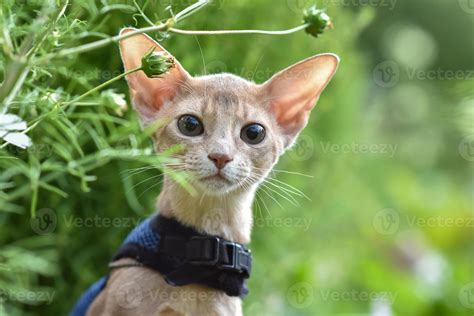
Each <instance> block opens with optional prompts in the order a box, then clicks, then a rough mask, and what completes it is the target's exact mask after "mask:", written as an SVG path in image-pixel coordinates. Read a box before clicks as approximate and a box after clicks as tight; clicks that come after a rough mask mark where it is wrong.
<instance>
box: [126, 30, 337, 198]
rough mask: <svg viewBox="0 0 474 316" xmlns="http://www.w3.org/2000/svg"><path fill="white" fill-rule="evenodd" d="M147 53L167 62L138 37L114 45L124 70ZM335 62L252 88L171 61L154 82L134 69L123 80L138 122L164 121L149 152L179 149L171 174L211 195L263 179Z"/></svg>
mask: <svg viewBox="0 0 474 316" xmlns="http://www.w3.org/2000/svg"><path fill="white" fill-rule="evenodd" d="M133 30H134V29H130V28H127V29H124V30H122V32H121V34H126V33H127V32H131V31H133ZM151 48H155V51H158V52H164V53H165V54H167V55H169V56H171V55H170V54H169V53H168V52H167V51H166V50H165V49H164V48H162V47H161V46H160V45H159V44H158V43H156V42H155V41H153V40H152V39H151V38H149V37H148V36H146V35H137V36H132V37H129V38H126V39H124V40H122V41H121V42H120V50H121V55H122V60H123V63H124V65H125V70H126V71H127V70H130V69H133V68H136V67H140V65H141V58H142V56H143V55H144V54H145V53H147V52H148V51H150V49H151ZM199 58H200V57H199V56H198V55H196V59H199ZM338 63H339V59H338V57H337V56H336V55H333V54H322V55H317V56H313V57H311V58H308V59H305V60H303V61H301V62H299V63H297V64H295V65H293V66H291V67H289V68H287V69H285V70H283V71H281V72H279V73H277V74H276V75H274V76H273V77H272V78H271V79H270V80H268V81H267V82H266V83H264V84H262V85H258V84H255V83H253V82H249V81H247V80H244V79H242V78H240V77H237V76H234V75H231V74H218V75H209V76H201V77H194V78H193V77H191V76H190V75H189V74H188V72H187V71H186V70H185V69H184V68H183V67H182V66H181V65H180V64H179V62H178V61H176V60H175V67H174V68H172V69H171V70H170V72H168V73H167V74H165V75H163V76H162V77H161V78H155V79H151V78H148V77H147V76H146V75H145V74H144V73H143V72H141V71H139V72H135V73H133V74H130V75H128V76H127V81H128V84H129V87H130V92H131V97H132V100H133V103H134V106H135V109H136V110H137V112H138V114H139V116H140V119H141V122H142V124H143V125H145V126H146V125H148V124H150V123H151V122H154V121H156V120H158V119H160V120H161V121H164V122H165V123H164V124H163V125H162V126H161V127H159V128H158V130H157V131H156V132H155V134H154V140H155V143H156V148H157V151H158V152H160V151H163V150H165V149H167V148H169V147H171V146H173V145H176V144H181V145H183V148H184V150H183V152H182V154H181V155H180V157H181V158H182V164H181V165H179V167H178V168H180V169H184V170H185V171H187V172H189V173H190V174H191V175H192V179H193V180H192V184H193V185H194V186H195V187H196V188H197V189H198V190H202V191H203V192H205V193H207V194H214V195H219V194H225V193H228V192H231V191H234V190H242V189H247V188H249V187H250V186H254V185H255V184H257V183H259V182H261V181H263V180H264V178H265V176H266V175H267V174H268V172H269V171H270V170H271V168H272V167H273V165H274V164H275V163H276V162H277V160H278V157H279V156H280V155H281V154H283V152H284V151H285V149H287V148H288V147H290V146H291V145H292V144H293V143H294V141H295V139H296V137H297V136H298V134H299V133H300V131H301V130H302V129H303V128H304V127H305V126H306V124H307V122H308V117H309V114H310V111H311V110H312V109H313V107H314V106H315V104H316V101H317V100H318V98H319V96H320V94H321V92H322V91H323V89H324V88H325V87H326V85H327V84H328V83H329V81H330V79H331V78H332V76H333V75H334V73H335V71H336V69H337V65H338Z"/></svg>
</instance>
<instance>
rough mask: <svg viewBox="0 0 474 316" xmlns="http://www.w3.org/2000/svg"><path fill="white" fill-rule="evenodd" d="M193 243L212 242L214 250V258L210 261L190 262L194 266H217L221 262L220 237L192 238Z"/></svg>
mask: <svg viewBox="0 0 474 316" xmlns="http://www.w3.org/2000/svg"><path fill="white" fill-rule="evenodd" d="M193 241H195V242H196V241H198V242H211V243H212V245H211V248H210V249H212V250H213V253H212V257H211V258H210V259H208V260H201V259H198V260H189V263H192V264H203V265H216V264H217V262H218V261H219V242H220V240H219V238H218V237H211V236H194V237H191V239H190V241H189V243H192V242H193Z"/></svg>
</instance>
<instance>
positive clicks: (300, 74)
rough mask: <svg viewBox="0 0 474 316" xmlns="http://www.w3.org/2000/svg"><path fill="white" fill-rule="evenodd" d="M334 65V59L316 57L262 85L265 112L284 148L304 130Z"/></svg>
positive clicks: (333, 69) (330, 76)
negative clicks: (279, 133)
mask: <svg viewBox="0 0 474 316" xmlns="http://www.w3.org/2000/svg"><path fill="white" fill-rule="evenodd" d="M338 64H339V57H338V56H337V55H334V54H321V55H316V56H313V57H310V58H307V59H305V60H303V61H301V62H299V63H297V64H295V65H293V66H290V67H289V68H286V69H285V70H283V71H280V72H279V73H277V74H275V75H274V76H273V77H272V78H270V79H269V80H268V81H267V82H266V83H264V84H263V86H262V88H263V93H264V95H265V98H267V100H268V102H269V103H268V104H269V110H270V112H271V113H272V114H273V115H274V116H275V118H276V121H277V123H278V125H279V126H280V127H281V130H282V133H283V134H284V137H285V146H287V147H288V146H290V145H291V144H292V143H293V142H294V140H295V138H296V136H297V135H298V134H299V132H300V131H301V130H302V129H303V128H304V127H305V126H306V124H307V122H308V118H309V114H310V112H311V110H312V109H313V108H314V106H315V105H316V102H317V101H318V99H319V96H320V95H321V93H322V92H323V90H324V88H325V87H326V86H327V84H328V83H329V81H330V80H331V78H332V76H333V75H334V73H335V72H336V70H337V66H338Z"/></svg>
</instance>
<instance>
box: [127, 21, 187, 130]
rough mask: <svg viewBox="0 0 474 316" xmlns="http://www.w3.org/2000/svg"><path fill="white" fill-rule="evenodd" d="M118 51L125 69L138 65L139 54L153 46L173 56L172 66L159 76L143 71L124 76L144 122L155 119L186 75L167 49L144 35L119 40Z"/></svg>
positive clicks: (141, 54)
mask: <svg viewBox="0 0 474 316" xmlns="http://www.w3.org/2000/svg"><path fill="white" fill-rule="evenodd" d="M134 31H136V29H134V28H124V29H122V30H121V31H120V35H125V34H128V33H130V32H134ZM119 46H120V54H121V56H122V62H123V64H124V67H125V71H129V70H131V69H134V68H137V67H140V66H141V60H142V57H143V56H144V55H145V54H146V53H147V52H149V51H150V50H151V49H154V51H155V52H163V53H164V54H165V55H167V56H169V57H171V58H173V60H174V67H173V68H171V69H170V70H169V71H168V72H167V73H166V74H164V75H162V76H161V77H160V78H148V77H147V76H146V75H145V73H144V72H143V71H137V72H134V73H132V74H129V75H127V77H126V78H127V82H128V86H129V88H130V94H131V97H132V101H133V104H134V106H135V109H136V110H137V112H138V114H139V116H140V119H141V120H142V123H143V124H144V125H147V124H148V123H151V122H153V121H155V120H156V119H157V113H158V111H159V110H160V109H161V108H162V106H163V105H164V104H165V103H166V102H170V101H172V100H173V98H174V97H175V96H176V93H177V92H178V90H179V88H180V85H182V84H184V83H185V82H186V81H187V80H188V79H189V78H190V75H189V74H188V73H187V72H186V70H184V68H183V67H182V66H181V65H180V64H179V62H178V61H177V60H176V59H175V58H174V57H173V56H172V55H171V54H170V53H169V52H167V51H166V50H165V49H164V48H163V47H162V46H161V45H160V44H158V43H157V42H156V41H154V40H153V39H152V38H150V37H149V36H148V35H146V34H138V35H134V36H131V37H127V38H125V39H122V40H120V45H119Z"/></svg>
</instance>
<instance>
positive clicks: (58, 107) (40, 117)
mask: <svg viewBox="0 0 474 316" xmlns="http://www.w3.org/2000/svg"><path fill="white" fill-rule="evenodd" d="M140 70H142V67H141V66H140V67H137V68H134V69H130V70H129V71H126V72H124V73H122V74H120V75H118V76H116V77H114V78H112V79H110V80H108V81H106V82H104V83H102V84H100V85H98V86H97V87H95V88H93V89H91V90H89V91H87V92H86V93H84V94H82V95H80V96H78V97H77V98H75V99H74V100H71V101H69V102H66V103H64V104H62V105H59V106H57V107H56V108H55V109H54V110H52V111H51V112H48V113H44V114H42V115H40V116H38V117H37V118H36V119H34V120H32V121H31V125H30V127H28V128H27V129H26V130H25V131H24V133H26V132H29V131H31V130H32V129H34V128H35V127H36V126H38V123H39V122H41V121H42V120H43V119H45V118H46V117H47V116H49V115H51V114H54V113H56V112H58V111H60V110H64V108H66V107H68V106H69V105H71V104H73V103H76V102H78V101H80V100H82V99H83V98H84V97H86V96H88V95H90V94H92V93H94V92H96V91H99V90H100V89H102V88H104V87H105V86H108V85H109V84H111V83H113V82H115V81H117V80H120V79H122V78H123V77H125V76H127V75H129V74H131V73H134V72H137V71H140Z"/></svg>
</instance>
